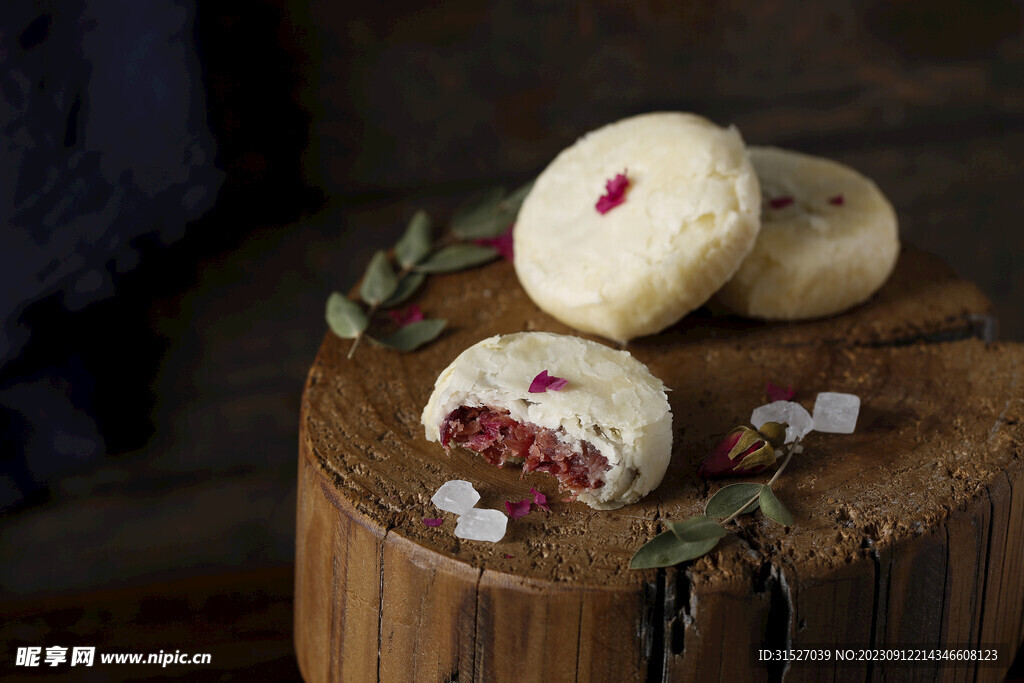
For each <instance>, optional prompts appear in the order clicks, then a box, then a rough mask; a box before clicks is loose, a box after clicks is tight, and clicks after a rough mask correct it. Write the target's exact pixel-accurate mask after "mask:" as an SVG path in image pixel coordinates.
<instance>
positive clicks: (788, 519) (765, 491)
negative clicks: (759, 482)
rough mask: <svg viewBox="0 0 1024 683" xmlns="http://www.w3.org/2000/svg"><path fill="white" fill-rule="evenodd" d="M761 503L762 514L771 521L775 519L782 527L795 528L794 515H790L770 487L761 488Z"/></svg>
mask: <svg viewBox="0 0 1024 683" xmlns="http://www.w3.org/2000/svg"><path fill="white" fill-rule="evenodd" d="M760 502H761V512H763V513H764V514H765V515H766V516H767V517H769V518H770V519H774V520H775V521H776V522H778V523H779V524H781V525H782V526H793V525H794V524H795V523H796V522H794V521H793V515H791V514H790V513H789V510H787V509H786V506H785V505H783V504H782V501H780V500H779V499H778V498H777V497H776V496H775V494H774V493H773V492H772V489H771V487H770V486H762V487H761V497H760Z"/></svg>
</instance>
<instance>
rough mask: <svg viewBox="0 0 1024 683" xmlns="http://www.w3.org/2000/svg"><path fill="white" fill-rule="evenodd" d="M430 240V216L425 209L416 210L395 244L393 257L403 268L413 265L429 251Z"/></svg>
mask: <svg viewBox="0 0 1024 683" xmlns="http://www.w3.org/2000/svg"><path fill="white" fill-rule="evenodd" d="M430 242H431V239H430V216H428V215H427V212H426V211H423V210H420V211H417V212H416V213H415V214H414V215H413V217H412V220H410V221H409V227H407V228H406V229H405V234H404V235H402V239H400V240H398V243H397V244H396V245H395V258H396V259H398V262H399V263H400V264H402V267H403V268H409V267H410V266H414V265H416V264H417V263H419V262H420V261H421V260H423V257H424V256H426V255H427V254H429V253H430Z"/></svg>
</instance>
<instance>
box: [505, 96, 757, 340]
mask: <svg viewBox="0 0 1024 683" xmlns="http://www.w3.org/2000/svg"><path fill="white" fill-rule="evenodd" d="M760 201H761V200H760V194H759V191H758V184H757V178H756V176H755V174H754V170H753V168H752V167H751V165H750V162H749V161H748V159H747V154H746V151H745V149H744V146H743V140H742V139H741V138H740V135H739V133H738V132H737V131H736V129H735V128H728V129H726V128H719V127H718V126H716V125H714V124H713V123H711V122H709V121H707V120H706V119H703V118H701V117H699V116H696V115H694V114H684V113H677V112H659V113H652V114H643V115H641V116H635V117H632V118H628V119H624V120H622V121H618V122H616V123H612V124H610V125H607V126H605V127H603V128H599V129H598V130H595V131H593V132H591V133H588V134H587V135H585V136H584V137H582V138H581V139H580V140H578V141H577V142H576V143H575V144H574V145H572V146H571V147H569V148H568V149H566V150H564V151H563V152H562V153H561V154H559V155H558V156H557V157H556V158H555V160H554V161H552V162H551V164H550V165H549V166H548V167H547V168H546V169H545V170H544V171H543V172H542V173H541V174H540V176H539V177H538V178H537V181H536V183H535V184H534V186H533V190H532V191H531V192H530V194H529V196H528V197H527V198H526V201H525V202H524V203H523V206H522V209H521V210H520V212H519V216H518V218H517V219H516V226H515V230H514V233H513V239H514V247H515V248H514V253H515V257H514V263H515V269H516V274H517V275H518V276H519V281H520V282H521V283H522V285H523V288H524V289H525V290H526V292H527V294H529V295H530V298H531V299H533V301H534V303H536V304H537V306H539V307H540V308H541V309H543V310H544V311H546V312H547V313H549V314H551V315H552V316H554V317H555V318H557V319H558V320H561V321H562V322H564V323H566V324H568V325H571V326H573V327H575V328H576V329H579V330H584V331H586V332H593V333H595V334H599V335H602V336H604V337H607V338H609V339H613V340H616V341H620V342H625V341H627V340H629V339H632V338H633V337H638V336H641V335H645V334H653V333H655V332H658V331H660V330H662V329H664V328H665V327H667V326H669V325H671V324H672V323H674V322H676V321H677V320H679V319H680V318H682V317H683V316H684V315H685V314H686V313H688V312H689V311H691V310H693V309H694V308H697V307H698V306H700V305H701V304H703V303H704V302H705V301H706V300H707V299H708V298H709V297H711V295H712V294H714V293H715V291H716V290H718V288H720V287H721V286H722V285H723V284H724V283H725V282H726V281H727V280H728V279H729V278H730V277H731V276H732V274H733V273H734V272H736V269H737V268H739V265H740V262H742V260H743V257H744V256H746V255H747V253H748V252H749V251H750V249H751V248H752V247H753V245H754V240H755V239H756V237H757V232H758V228H759V226H760V223H759V213H760Z"/></svg>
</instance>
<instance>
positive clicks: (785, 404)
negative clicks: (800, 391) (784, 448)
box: [750, 401, 814, 443]
mask: <svg viewBox="0 0 1024 683" xmlns="http://www.w3.org/2000/svg"><path fill="white" fill-rule="evenodd" d="M765 422H785V423H786V425H787V426H786V443H789V442H791V441H796V440H797V439H801V438H803V437H804V436H806V435H807V433H808V432H810V431H811V429H813V428H814V421H813V420H812V419H811V414H810V413H808V412H807V410H806V409H805V408H804V407H803V406H802V405H800V404H799V403H795V402H793V401H775V402H774V403H767V404H765V405H763V406H759V407H757V408H754V412H752V413H751V414H750V424H752V425H754V428H755V429H757V428H759V427H760V426H761V425H763V424H764V423H765Z"/></svg>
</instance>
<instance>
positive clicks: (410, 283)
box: [381, 271, 427, 308]
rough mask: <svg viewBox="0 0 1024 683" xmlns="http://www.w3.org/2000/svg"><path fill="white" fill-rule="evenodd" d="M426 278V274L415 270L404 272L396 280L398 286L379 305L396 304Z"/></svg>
mask: <svg viewBox="0 0 1024 683" xmlns="http://www.w3.org/2000/svg"><path fill="white" fill-rule="evenodd" d="M426 279H427V276H426V275H425V274H424V273H418V272H416V271H411V272H408V273H406V274H405V275H403V276H402V277H401V278H400V279H399V280H398V287H396V288H395V291H394V292H392V294H391V296H390V297H389V298H388V300H387V301H385V302H384V303H383V304H381V305H382V306H383V307H384V308H391V307H392V306H397V305H398V304H400V303H402V302H403V301H405V300H406V299H408V298H409V297H410V296H412V295H413V294H415V293H416V290H417V289H419V288H420V285H422V284H423V282H424V281H425V280H426Z"/></svg>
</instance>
